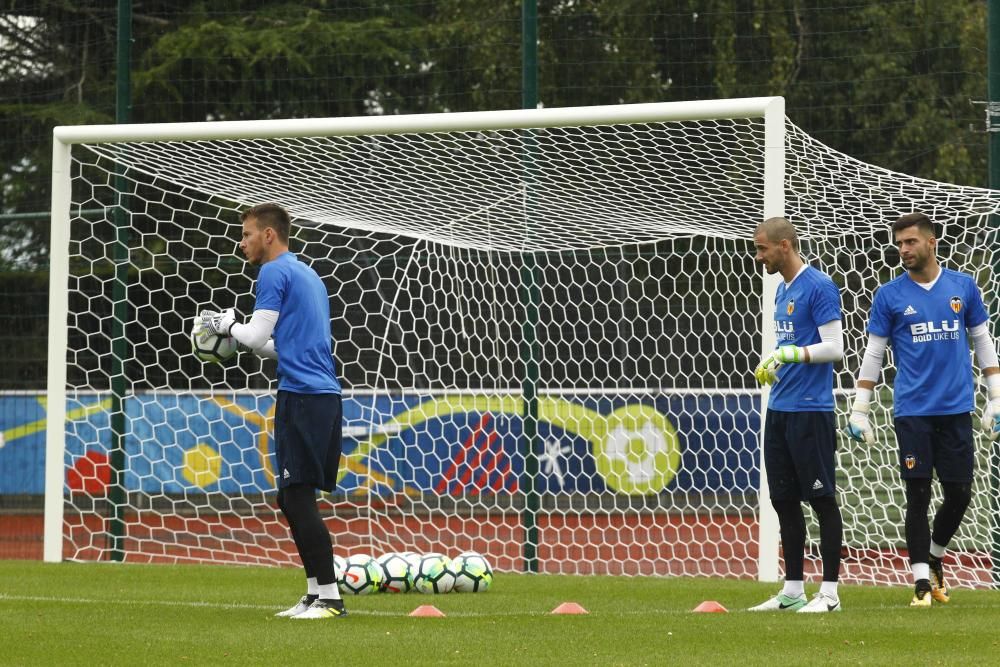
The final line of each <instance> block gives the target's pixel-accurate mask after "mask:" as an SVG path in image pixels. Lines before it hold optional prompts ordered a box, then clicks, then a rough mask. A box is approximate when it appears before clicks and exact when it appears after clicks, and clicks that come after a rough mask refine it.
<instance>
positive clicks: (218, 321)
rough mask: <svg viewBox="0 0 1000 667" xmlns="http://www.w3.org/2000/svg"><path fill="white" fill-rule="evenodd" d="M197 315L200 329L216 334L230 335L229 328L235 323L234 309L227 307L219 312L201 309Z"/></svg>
mask: <svg viewBox="0 0 1000 667" xmlns="http://www.w3.org/2000/svg"><path fill="white" fill-rule="evenodd" d="M199 317H200V318H201V326H202V330H203V331H206V332H208V333H212V334H216V335H217V336H228V335H230V334H229V331H230V329H232V328H233V325H234V324H236V311H235V310H234V309H232V308H227V309H225V310H224V311H222V312H221V313H217V312H215V311H214V310H203V311H201V315H200V316H199Z"/></svg>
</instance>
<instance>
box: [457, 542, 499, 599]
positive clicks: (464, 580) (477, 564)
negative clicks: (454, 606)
mask: <svg viewBox="0 0 1000 667" xmlns="http://www.w3.org/2000/svg"><path fill="white" fill-rule="evenodd" d="M451 562H452V568H453V569H454V571H455V591H456V592H458V593H483V592H485V591H487V590H489V587H490V585H491V584H492V583H493V568H491V567H490V564H489V563H488V562H486V559H485V558H483V556H482V555H481V554H477V553H475V552H474V551H467V552H465V553H463V554H459V555H458V557H457V558H455V559H454V560H453V561H451Z"/></svg>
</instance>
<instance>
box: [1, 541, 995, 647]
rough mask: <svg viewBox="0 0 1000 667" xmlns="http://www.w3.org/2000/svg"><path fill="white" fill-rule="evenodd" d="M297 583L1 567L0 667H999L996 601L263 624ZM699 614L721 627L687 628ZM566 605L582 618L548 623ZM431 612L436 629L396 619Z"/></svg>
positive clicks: (519, 602)
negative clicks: (311, 666) (803, 610)
mask: <svg viewBox="0 0 1000 667" xmlns="http://www.w3.org/2000/svg"><path fill="white" fill-rule="evenodd" d="M299 577H300V575H299V572H298V571H296V570H294V569H268V568H249V567H231V566H230V567H224V566H214V567H213V566H194V565H179V566H169V565H118V564H74V563H64V564H58V565H56V564H44V563H38V562H29V561H0V637H2V646H3V649H2V651H0V664H3V665H41V664H45V665H75V664H79V665H84V664H86V665H95V664H99V665H134V664H170V665H178V664H182V665H183V664H191V665H202V664H233V665H263V664H268V665H279V664H295V663H304V662H306V661H309V662H314V663H318V662H324V663H327V664H341V665H358V664H368V665H395V664H401V665H581V664H588V665H589V664H593V665H664V664H684V665H732V664H741V665H764V664H776V663H777V664H809V665H816V664H831V665H832V664H836V665H843V664H872V665H894V664H898V665H909V666H912V665H931V664H1000V637H998V633H997V631H996V628H997V627H998V626H1000V592H996V591H982V590H977V591H972V590H967V589H960V590H957V591H955V593H954V595H953V600H952V603H951V604H949V605H947V606H943V605H939V606H935V607H933V608H931V609H910V608H908V607H907V606H906V604H907V603H908V601H909V596H910V592H909V590H908V589H906V588H890V587H882V588H876V587H847V586H845V587H842V588H841V599H842V600H843V604H844V611H843V612H842V613H839V614H822V615H805V614H794V613H770V614H751V613H748V612H745V611H742V609H745V608H746V607H747V606H750V605H752V604H756V603H758V602H761V601H763V600H764V599H765V598H766V597H767V596H769V595H770V594H772V593H773V592H774V591H775V590H776V586H775V585H774V584H760V583H756V582H749V581H730V580H716V579H687V578H670V579H666V578H624V577H568V576H554V575H542V576H528V575H514V574H503V573H501V574H499V575H498V576H497V579H496V581H495V582H494V587H493V588H492V589H491V590H490V591H489V592H487V593H483V594H450V595H442V596H433V597H432V596H426V595H420V594H417V593H409V594H406V595H378V596H369V597H360V598H351V599H349V600H348V601H347V603H348V608H349V610H350V616H349V617H348V618H344V619H331V620H326V621H308V622H307V621H293V620H289V619H279V618H274V617H273V614H274V612H276V611H278V610H279V609H281V608H284V607H286V606H288V605H290V604H291V603H293V602H294V601H295V599H296V598H297V596H298V595H300V593H301V592H302V591H301V588H302V583H303V582H302V581H301V580H300V578H299ZM814 588H815V587H814V586H812V587H809V592H810V593H811V592H812V590H813V589H814ZM704 600H716V601H718V602H719V603H721V604H722V605H724V606H725V607H726V608H728V609H729V610H730V611H729V613H726V614H721V613H715V614H705V613H692V611H691V610H692V609H693V608H694V607H695V606H697V605H698V604H699V603H700V602H702V601H704ZM565 601H573V602H577V603H579V604H581V605H582V606H583V607H585V608H586V609H587V610H588V611H589V612H590V613H589V614H588V615H586V616H553V615H551V614H549V613H548V612H550V611H551V610H552V609H553V608H554V607H556V606H557V605H558V604H559V603H561V602H565ZM429 603H432V604H434V605H435V606H437V607H438V608H439V609H440V610H441V611H443V612H444V613H445V614H446V618H410V617H409V616H408V614H409V613H410V612H411V611H412V610H413V609H415V608H416V607H417V606H418V605H421V604H429Z"/></svg>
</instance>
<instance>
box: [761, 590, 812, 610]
mask: <svg viewBox="0 0 1000 667" xmlns="http://www.w3.org/2000/svg"><path fill="white" fill-rule="evenodd" d="M804 606H806V596H805V595H799V596H797V597H789V596H787V595H785V594H784V593H778V594H777V595H775V596H774V597H773V598H770V599H768V600H766V601H765V602H762V603H760V604H759V605H757V606H756V607H750V609H748V610H747V611H798V610H799V609H801V608H802V607H804Z"/></svg>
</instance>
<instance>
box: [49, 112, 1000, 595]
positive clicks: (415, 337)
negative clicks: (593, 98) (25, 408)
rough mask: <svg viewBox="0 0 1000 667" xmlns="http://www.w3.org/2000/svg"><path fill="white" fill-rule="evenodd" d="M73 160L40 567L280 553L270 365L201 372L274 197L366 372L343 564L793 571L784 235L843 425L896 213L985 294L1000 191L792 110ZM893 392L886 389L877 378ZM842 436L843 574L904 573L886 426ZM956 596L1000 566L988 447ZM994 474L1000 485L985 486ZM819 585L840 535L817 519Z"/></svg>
mask: <svg viewBox="0 0 1000 667" xmlns="http://www.w3.org/2000/svg"><path fill="white" fill-rule="evenodd" d="M54 136H55V141H54V150H53V157H54V160H53V203H52V212H53V227H52V257H51V276H52V278H51V280H52V292H51V305H50V318H51V319H50V357H49V368H48V395H47V420H48V431H47V462H48V463H47V469H46V504H45V508H46V524H45V525H46V539H45V558H46V559H47V560H50V561H55V560H61V559H71V560H101V559H115V560H128V561H140V562H235V563H251V564H269V565H270V564H276V565H281V564H291V563H293V562H294V558H295V556H294V553H295V550H294V546H293V544H292V542H291V539H290V538H289V536H288V535H287V532H286V530H285V528H284V524H283V523H282V522H281V521H280V520H279V516H278V513H277V508H276V506H275V494H274V492H273V480H274V470H273V464H272V457H273V441H272V437H271V433H270V426H269V425H270V422H271V419H272V417H273V411H274V392H273V389H274V376H275V369H274V367H273V365H272V362H269V361H267V362H262V361H260V360H258V359H257V358H255V357H253V356H252V355H241V356H240V357H239V358H238V359H237V360H236V361H234V362H232V363H230V364H227V365H218V364H206V363H203V362H201V361H199V360H198V359H197V358H195V357H194V355H192V354H191V351H190V350H191V348H190V341H189V338H188V331H189V328H190V322H191V318H192V317H193V316H194V315H195V314H196V313H197V312H198V311H199V309H201V308H202V307H206V306H212V307H214V308H216V309H221V308H225V307H231V306H234V307H235V308H236V309H237V311H238V312H239V313H240V314H241V315H242V316H244V317H246V316H249V314H250V309H251V308H252V305H253V297H252V289H253V281H254V271H253V270H252V269H251V268H250V267H248V266H247V265H246V264H245V262H244V261H243V259H242V257H241V256H240V255H239V253H238V251H237V242H238V240H239V234H240V225H239V222H238V213H239V211H241V210H242V209H244V208H245V207H247V206H249V205H252V204H256V203H261V202H265V201H274V202H278V203H280V204H282V205H283V206H285V207H287V208H288V209H289V210H290V211H291V212H292V214H293V215H294V217H295V220H294V231H293V240H292V248H291V249H292V251H293V252H295V253H297V254H298V256H299V258H300V259H301V260H303V261H306V262H308V263H309V264H310V265H311V266H312V267H313V268H315V269H316V271H317V272H318V273H319V274H320V276H321V277H322V278H323V279H324V281H325V283H326V286H327V287H328V289H329V292H330V302H331V313H332V320H331V322H330V328H331V335H332V336H333V339H334V341H335V344H334V350H335V357H336V359H337V362H338V371H339V374H340V376H341V378H342V381H343V385H344V387H345V394H344V399H345V400H344V416H345V452H346V456H345V459H344V465H343V466H342V477H341V480H340V484H339V486H338V489H337V491H336V492H335V493H332V494H327V495H324V496H323V503H322V506H323V508H324V512H325V515H326V518H327V521H328V523H329V525H330V528H331V531H332V533H333V535H334V540H335V550H336V552H337V553H338V554H339V555H343V556H347V555H350V554H351V553H354V552H365V553H375V554H377V553H384V552H390V551H415V552H430V551H442V552H445V553H451V552H453V551H463V550H474V551H478V552H480V553H483V554H486V555H487V556H488V557H489V558H490V559H491V562H492V563H493V565H494V567H495V568H496V569H497V570H500V571H515V570H516V571H522V570H528V571H538V572H550V573H575V574H588V573H606V574H624V575H703V576H722V577H743V578H759V579H762V580H774V579H776V578H777V577H778V576H780V560H779V553H780V552H779V543H778V535H777V523H776V520H775V519H774V516H773V514H772V513H771V511H770V505H769V503H768V502H767V499H766V498H767V496H766V493H763V494H762V493H761V491H762V489H766V480H765V479H762V474H761V468H760V456H759V442H760V429H761V418H760V411H761V409H760V406H761V404H762V401H765V400H766V394H765V393H764V392H761V391H760V390H759V389H758V388H757V387H756V385H755V383H754V381H753V375H752V372H751V371H752V369H753V367H754V366H755V364H756V363H757V361H758V360H759V358H760V355H761V352H762V350H764V349H770V348H771V347H773V344H774V339H773V338H772V336H773V332H772V328H771V327H770V326H768V325H765V323H770V321H771V319H772V314H771V312H770V308H771V307H772V306H771V304H773V298H774V289H775V287H776V278H773V277H768V276H764V275H762V272H761V270H760V269H759V268H758V267H757V266H756V265H755V263H754V261H753V256H754V250H753V247H752V241H751V238H752V234H753V230H754V228H755V226H756V225H757V224H758V223H759V222H760V221H762V220H763V219H764V218H767V217H770V216H776V215H786V216H787V217H789V218H790V219H791V220H793V221H794V222H795V223H796V225H797V226H798V228H799V230H800V232H801V234H802V236H803V237H804V241H805V247H804V250H805V255H806V257H807V258H808V260H809V261H810V262H811V263H813V264H815V265H816V266H818V267H819V268H821V269H823V270H824V271H826V272H828V273H830V274H831V275H832V276H834V279H835V280H836V281H837V283H838V284H839V285H840V286H841V289H842V295H843V300H844V306H845V309H846V318H845V327H846V330H847V332H848V335H847V342H848V353H847V357H846V360H845V363H844V364H843V365H842V366H840V367H838V374H837V383H838V387H837V389H838V396H839V402H838V409H839V410H840V413H841V414H840V415H839V417H840V419H841V421H842V420H843V418H844V414H843V413H844V412H845V411H846V406H847V400H848V397H847V395H848V393H849V391H848V390H849V389H850V388H851V387H852V386H853V375H854V373H856V371H857V369H858V365H859V363H860V358H859V355H860V352H861V349H860V347H861V345H862V341H863V331H864V323H865V317H866V313H867V308H868V306H869V304H870V301H871V298H872V294H873V291H874V288H875V287H876V286H877V285H878V284H879V282H881V281H882V280H884V279H886V278H887V277H888V276H890V275H893V274H894V273H895V272H897V271H898V262H897V261H896V258H895V257H894V255H893V251H892V249H891V244H890V237H889V233H888V224H889V222H891V220H892V219H894V218H895V217H896V216H898V215H899V214H900V213H902V212H908V211H912V210H921V211H924V212H926V213H928V214H929V215H931V216H932V217H933V218H934V219H935V220H936V221H938V222H940V223H941V224H942V225H943V239H942V243H941V245H940V248H941V253H942V256H943V260H944V262H945V264H946V265H948V266H952V267H954V268H958V269H961V270H964V271H968V272H971V273H972V274H974V275H975V276H976V277H977V279H978V280H979V283H980V285H981V287H982V288H983V290H984V293H985V297H986V299H987V301H988V302H990V303H993V302H995V297H996V294H995V290H994V284H995V282H996V281H995V280H992V279H991V277H992V268H993V263H994V252H993V250H994V245H995V242H996V240H995V228H994V226H993V224H992V222H991V220H992V218H991V216H992V215H993V214H995V213H996V211H997V207H998V205H1000V193H994V192H991V191H988V190H982V189H975V188H966V187H958V186H953V185H948V184H943V183H936V182H930V181H925V180H920V179H916V178H912V177H909V176H906V175H903V174H897V173H892V172H889V171H886V170H884V169H880V168H877V167H873V166H870V165H866V164H863V163H861V162H859V161H857V160H854V159H851V158H850V157H848V156H845V155H841V154H839V153H837V152H835V151H833V150H831V149H829V148H827V147H825V146H823V145H822V144H820V143H818V142H816V141H815V140H813V139H811V138H810V137H809V136H807V135H806V134H804V133H803V132H802V131H801V130H799V129H798V128H796V127H795V126H794V125H793V124H792V123H791V122H789V121H788V120H787V119H786V117H785V113H784V102H783V100H782V99H781V98H752V99H737V100H721V101H705V102H684V103H663V104H640V105H620V106H603V107H588V108H569V109H544V110H523V111H503V112H483V113H454V114H435V115H413V116H387V117H364V118H342V119H322V120H320V119H317V120H285V121H255V122H216V123H192V124H167V125H131V126H90V127H60V128H57V129H56V130H55V135H54ZM888 372H889V373H890V375H891V370H890V371H888ZM879 398H880V403H881V406H882V409H878V408H876V409H875V410H874V412H873V420H874V424H875V425H876V427H877V434H878V438H879V440H878V444H877V446H875V447H863V446H860V445H857V444H854V443H851V442H848V441H847V440H846V439H843V440H842V441H841V443H840V449H839V456H840V470H841V474H840V477H839V480H838V481H839V484H840V500H841V504H842V506H843V508H844V515H845V524H846V535H845V538H846V545H847V552H846V560H845V564H844V575H845V580H846V581H850V582H873V583H874V582H890V583H903V582H906V581H908V579H909V576H908V574H907V567H906V564H905V546H904V540H903V535H902V518H901V507H902V501H903V497H902V487H901V485H900V483H899V481H898V474H897V472H896V469H895V466H896V463H895V443H894V442H893V436H892V431H891V428H890V424H889V422H888V420H887V413H886V412H885V409H884V408H885V407H887V406H888V405H889V403H890V401H889V398H890V394H889V391H888V390H884V391H883V393H882V394H881V395H880V397H879ZM981 445H982V446H981V448H980V454H981V459H980V461H979V467H978V471H977V479H976V486H975V496H974V500H973V506H972V508H971V509H970V513H969V516H968V518H967V520H966V522H965V524H964V526H963V528H962V531H961V532H960V534H959V535H958V536H957V537H956V542H955V544H954V545H953V548H954V551H953V556H954V560H955V565H954V566H953V567H952V568H951V569H950V573H951V574H950V577H951V580H952V582H953V583H954V584H956V585H969V586H976V585H987V584H991V582H992V581H993V573H992V562H993V560H992V556H991V554H992V553H993V552H994V549H995V545H994V542H993V535H994V533H996V531H997V530H998V529H1000V526H998V525H997V520H996V514H997V513H996V507H995V504H996V502H997V501H996V500H995V499H996V498H997V497H998V489H997V488H996V478H997V475H996V470H997V467H996V460H997V457H996V454H995V447H993V446H991V444H990V443H989V442H987V441H983V442H982V443H981ZM991 472H993V473H994V474H993V475H992V476H991V474H990V473H991ZM810 531H811V533H812V539H811V542H810V548H811V550H812V556H810V558H809V560H808V563H809V565H808V567H810V568H812V571H813V572H814V571H815V570H816V569H817V568H818V538H817V535H816V530H815V526H812V527H811V529H810Z"/></svg>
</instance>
